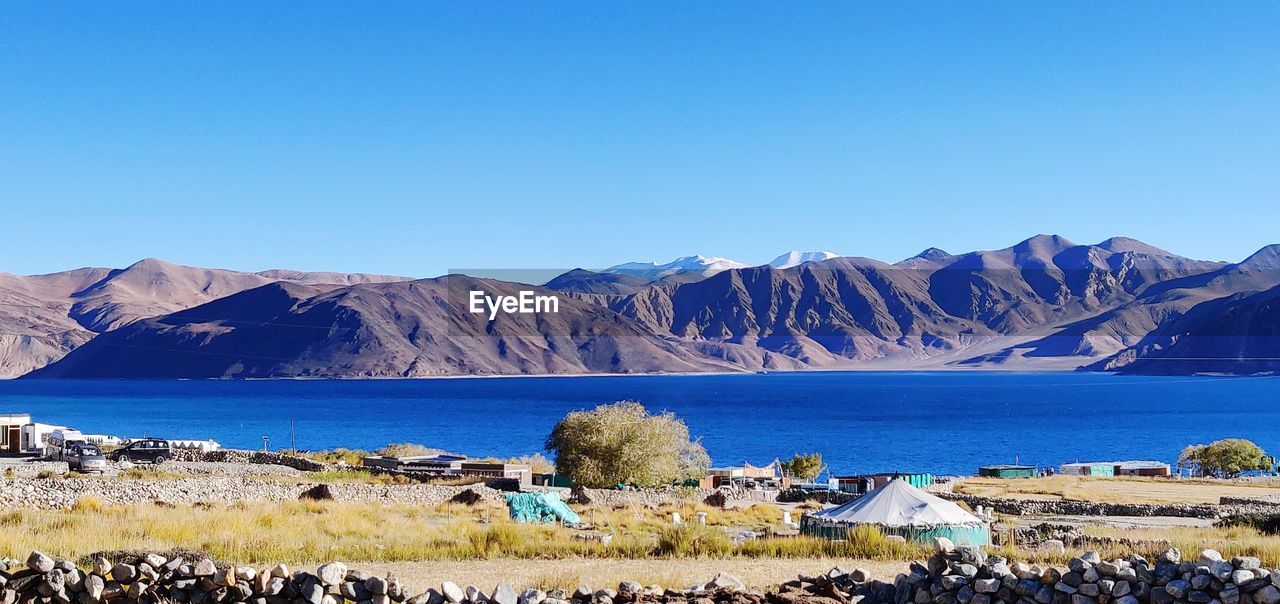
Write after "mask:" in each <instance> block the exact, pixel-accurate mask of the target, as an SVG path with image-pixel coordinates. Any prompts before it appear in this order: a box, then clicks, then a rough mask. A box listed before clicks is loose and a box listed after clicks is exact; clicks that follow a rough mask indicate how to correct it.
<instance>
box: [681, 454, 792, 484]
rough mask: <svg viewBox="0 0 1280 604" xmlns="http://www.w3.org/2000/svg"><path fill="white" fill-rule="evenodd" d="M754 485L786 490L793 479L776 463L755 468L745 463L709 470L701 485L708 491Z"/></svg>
mask: <svg viewBox="0 0 1280 604" xmlns="http://www.w3.org/2000/svg"><path fill="white" fill-rule="evenodd" d="M752 485H754V486H757V487H763V488H781V489H785V488H787V487H789V486H790V485H791V479H789V478H787V477H786V476H783V475H782V470H781V469H780V468H779V467H778V462H776V461H775V462H773V463H771V464H768V465H764V466H754V465H751V464H750V463H748V462H745V461H744V462H742V465H740V466H727V467H722V468H711V469H709V470H707V476H706V478H704V479H702V481H701V484H700V486H701V487H702V488H706V489H715V488H719V487H722V486H739V487H749V486H752Z"/></svg>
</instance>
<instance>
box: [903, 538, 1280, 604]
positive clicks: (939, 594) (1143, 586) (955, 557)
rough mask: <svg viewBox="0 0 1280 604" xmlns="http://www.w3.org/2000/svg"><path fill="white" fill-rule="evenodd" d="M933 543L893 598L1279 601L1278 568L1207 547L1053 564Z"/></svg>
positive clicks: (1025, 603)
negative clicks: (1193, 553)
mask: <svg viewBox="0 0 1280 604" xmlns="http://www.w3.org/2000/svg"><path fill="white" fill-rule="evenodd" d="M936 546H937V547H936V548H935V549H936V553H935V554H934V556H933V557H932V558H930V559H929V560H928V562H927V563H923V564H922V563H919V562H916V563H913V564H912V566H911V572H910V573H908V574H903V575H899V577H898V579H897V582H896V583H895V598H894V599H895V604H907V603H914V604H995V603H1002V604H1109V603H1114V604H1148V603H1149V604H1187V603H1194V604H1280V572H1275V571H1272V570H1270V569H1266V568H1263V567H1262V564H1261V562H1260V561H1259V560H1258V559H1257V558H1253V557H1245V556H1239V557H1235V558H1232V559H1230V560H1224V559H1223V557H1222V555H1221V554H1219V553H1218V552H1217V551H1215V550H1211V549H1208V550H1204V551H1203V552H1202V553H1201V554H1200V556H1199V557H1197V558H1195V559H1191V560H1184V559H1183V558H1182V554H1181V552H1179V551H1178V549H1177V548H1169V549H1167V550H1165V551H1164V552H1163V553H1162V554H1160V555H1159V556H1157V557H1156V559H1155V562H1154V563H1152V562H1149V561H1148V560H1146V559H1145V558H1143V557H1142V556H1138V555H1134V556H1130V557H1129V558H1128V559H1122V560H1103V559H1102V558H1101V557H1100V556H1099V555H1098V554H1097V553H1096V552H1086V553H1085V554H1083V555H1081V556H1079V557H1075V558H1071V559H1070V560H1068V561H1067V565H1066V567H1065V568H1060V567H1056V566H1040V565H1029V564H1024V563H1013V564H1010V563H1009V562H1008V561H1007V560H1005V559H1004V558H1000V557H996V556H990V557H988V556H987V555H986V554H985V553H984V552H983V550H982V549H981V548H978V547H955V546H953V545H952V544H951V543H950V542H949V541H946V540H944V539H942V540H938V543H937V544H936Z"/></svg>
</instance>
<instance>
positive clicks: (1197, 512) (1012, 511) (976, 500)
mask: <svg viewBox="0 0 1280 604" xmlns="http://www.w3.org/2000/svg"><path fill="white" fill-rule="evenodd" d="M939 496H940V497H943V498H946V499H951V500H953V501H963V502H964V503H966V504H967V505H968V506H969V507H971V508H977V506H983V507H984V508H989V509H993V510H995V511H997V512H999V513H1001V514H1009V515H1011V516H1027V515H1045V514H1054V515H1060V516H1171V517H1177V518H1210V519H1214V518H1219V517H1221V516H1223V515H1225V514H1227V513H1230V512H1231V510H1229V509H1226V508H1223V507H1220V506H1216V505H1194V504H1180V503H1171V504H1138V503H1095V502H1092V501H1068V500H1062V499H1005V498H995V497H979V496H977V495H963V494H959V493H940V494H939Z"/></svg>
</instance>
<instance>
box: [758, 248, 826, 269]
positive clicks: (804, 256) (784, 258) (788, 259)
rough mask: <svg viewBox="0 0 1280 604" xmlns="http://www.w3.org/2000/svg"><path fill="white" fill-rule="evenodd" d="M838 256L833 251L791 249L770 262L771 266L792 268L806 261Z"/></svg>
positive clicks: (818, 260) (820, 260) (819, 260)
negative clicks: (799, 250)
mask: <svg viewBox="0 0 1280 604" xmlns="http://www.w3.org/2000/svg"><path fill="white" fill-rule="evenodd" d="M838 256H839V254H835V253H832V252H798V251H790V252H787V253H785V254H783V255H781V256H778V257H777V258H774V259H773V261H772V262H770V263H769V266H772V267H774V268H791V267H793V266H800V265H801V264H804V263H806V262H822V261H823V260H830V259H832V258H836V257H838Z"/></svg>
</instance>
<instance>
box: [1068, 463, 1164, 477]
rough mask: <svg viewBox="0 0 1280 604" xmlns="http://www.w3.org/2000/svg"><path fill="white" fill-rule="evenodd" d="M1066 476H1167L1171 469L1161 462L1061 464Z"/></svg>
mask: <svg viewBox="0 0 1280 604" xmlns="http://www.w3.org/2000/svg"><path fill="white" fill-rule="evenodd" d="M1059 470H1060V471H1061V473H1062V474H1065V475H1068V476H1169V475H1171V474H1172V468H1171V467H1170V466H1169V464H1167V463H1164V462H1161V461H1094V462H1077V463H1066V464H1062V467H1061V468H1059Z"/></svg>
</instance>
